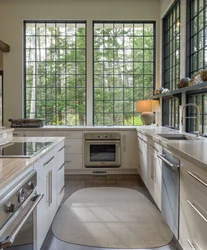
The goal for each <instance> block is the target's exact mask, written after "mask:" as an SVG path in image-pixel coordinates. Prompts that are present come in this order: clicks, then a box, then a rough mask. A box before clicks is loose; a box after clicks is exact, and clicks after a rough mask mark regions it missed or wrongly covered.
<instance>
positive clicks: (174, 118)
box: [162, 94, 181, 130]
mask: <svg viewBox="0 0 207 250" xmlns="http://www.w3.org/2000/svg"><path fill="white" fill-rule="evenodd" d="M176 102H177V103H176ZM180 105H181V94H178V95H176V96H174V97H173V98H164V99H163V101H162V126H164V127H170V128H173V129H176V130H179V125H180V110H179V106H180ZM176 106H177V107H176ZM170 110H171V111H170ZM176 125H177V126H176Z"/></svg>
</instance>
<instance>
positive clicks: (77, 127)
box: [15, 126, 137, 131]
mask: <svg viewBox="0 0 207 250" xmlns="http://www.w3.org/2000/svg"><path fill="white" fill-rule="evenodd" d="M136 128H137V126H43V127H40V128H15V130H20V131H21V130H47V131H51V130H60V131H61V130H63V131H65V130H111V131H114V130H115V131H118V130H135V129H136Z"/></svg>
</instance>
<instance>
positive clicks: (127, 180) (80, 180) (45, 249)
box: [41, 175, 182, 250]
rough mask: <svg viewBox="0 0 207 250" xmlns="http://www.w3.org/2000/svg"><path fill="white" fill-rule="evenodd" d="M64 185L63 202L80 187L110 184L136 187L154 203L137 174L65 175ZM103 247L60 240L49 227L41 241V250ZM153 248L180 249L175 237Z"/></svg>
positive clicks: (82, 249) (94, 249)
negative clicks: (169, 241)
mask: <svg viewBox="0 0 207 250" xmlns="http://www.w3.org/2000/svg"><path fill="white" fill-rule="evenodd" d="M65 185H66V187H65V195H64V198H63V201H62V202H64V201H65V200H66V199H67V198H68V197H69V196H70V195H72V194H73V193H74V192H76V191H77V190H79V189H82V188H87V187H109V186H111V187H125V188H131V189H136V190H138V191H139V192H141V193H142V194H144V195H145V196H146V197H147V198H148V199H149V200H151V201H152V202H153V203H154V201H153V199H152V197H151V195H150V193H149V192H148V190H147V188H146V187H145V185H144V183H143V181H142V180H141V178H140V176H139V175H106V176H95V175H67V176H66V177H65ZM103 249H106V248H97V247H87V246H80V245H74V244H68V243H66V242H63V241H60V240H58V239H57V238H56V237H54V235H53V234H52V230H51V229H50V230H49V232H48V234H47V237H46V239H45V241H44V243H43V246H42V248H41V250H103ZM106 250H112V249H109V248H107V249H106ZM113 250H115V249H113ZM140 250H141V249H140ZM142 250H145V249H142ZM148 250H151V249H148ZM153 250H182V248H181V247H180V245H179V243H178V241H177V240H176V239H173V240H172V242H171V243H170V244H169V245H167V246H164V247H160V248H154V249H153Z"/></svg>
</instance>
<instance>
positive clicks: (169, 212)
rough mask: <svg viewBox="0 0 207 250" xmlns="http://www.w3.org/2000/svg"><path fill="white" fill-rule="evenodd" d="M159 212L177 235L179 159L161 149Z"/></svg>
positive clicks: (176, 235)
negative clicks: (160, 198)
mask: <svg viewBox="0 0 207 250" xmlns="http://www.w3.org/2000/svg"><path fill="white" fill-rule="evenodd" d="M158 157H159V158H160V159H161V160H162V202H161V212H162V215H163V216H164V218H165V220H166V222H167V224H168V226H169V227H170V229H171V230H172V232H173V234H174V235H175V237H176V238H177V239H178V235H179V193H180V169H179V168H180V160H179V159H177V158H176V157H174V156H173V155H172V154H171V153H170V152H169V151H167V150H165V149H163V151H162V155H158Z"/></svg>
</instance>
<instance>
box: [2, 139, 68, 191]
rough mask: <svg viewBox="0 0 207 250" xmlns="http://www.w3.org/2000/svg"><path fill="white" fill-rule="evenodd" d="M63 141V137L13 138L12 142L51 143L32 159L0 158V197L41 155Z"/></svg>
mask: <svg viewBox="0 0 207 250" xmlns="http://www.w3.org/2000/svg"><path fill="white" fill-rule="evenodd" d="M63 140H64V137H14V138H13V140H12V142H35V141H36V142H53V143H52V144H50V145H49V146H47V147H46V148H44V149H43V150H42V151H41V152H40V153H39V154H37V155H35V156H34V157H32V158H0V195H1V193H3V189H4V188H5V187H6V186H7V185H8V184H10V183H11V182H12V181H14V180H15V179H16V178H19V177H20V176H21V175H22V174H24V173H26V171H27V170H29V169H31V168H32V167H33V164H34V163H35V162H36V161H38V160H39V159H40V158H41V157H42V156H43V155H45V154H46V153H47V152H48V151H50V150H51V149H52V148H53V147H55V146H56V145H57V144H58V143H60V142H61V141H63Z"/></svg>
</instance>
